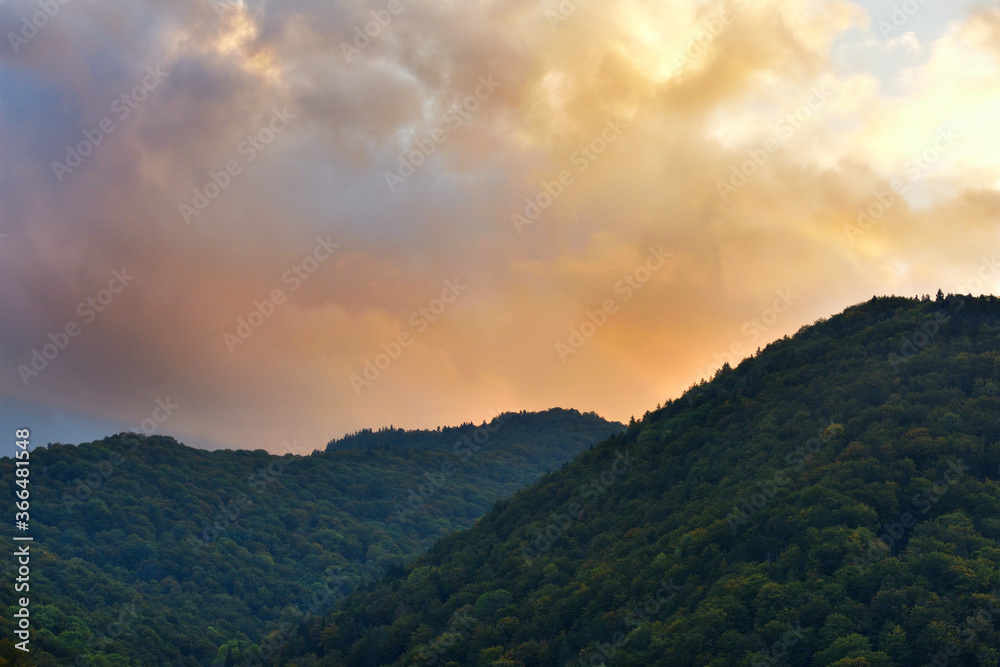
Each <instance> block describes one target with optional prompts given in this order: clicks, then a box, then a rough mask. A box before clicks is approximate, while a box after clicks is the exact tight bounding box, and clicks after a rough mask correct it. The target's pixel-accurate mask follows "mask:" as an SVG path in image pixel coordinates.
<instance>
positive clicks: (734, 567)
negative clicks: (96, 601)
mask: <svg viewBox="0 0 1000 667" xmlns="http://www.w3.org/2000/svg"><path fill="white" fill-rule="evenodd" d="M998 416H1000V301H998V300H997V299H996V298H993V297H984V298H971V297H957V296H948V297H945V296H944V295H943V294H940V295H939V296H938V298H937V299H936V300H931V299H929V298H925V299H916V300H912V299H904V298H879V299H873V300H872V301H870V302H867V303H863V304H859V305H857V306H854V307H852V308H849V309H847V310H846V311H845V312H844V313H842V314H841V315H838V316H836V317H833V318H831V319H829V320H822V321H819V322H817V323H816V324H815V325H813V326H809V327H804V328H803V329H802V330H801V331H799V333H798V334H797V335H796V336H794V337H792V338H786V339H783V340H779V341H777V342H775V343H773V344H772V345H770V346H768V347H767V348H766V349H765V350H763V351H762V352H761V353H759V354H757V355H755V356H754V358H751V359H747V360H745V361H744V362H743V363H741V364H739V366H738V367H737V368H729V367H726V368H724V369H723V370H721V371H720V372H719V373H718V374H717V375H716V377H715V378H714V379H713V380H712V381H711V382H709V383H703V384H700V385H698V386H696V387H694V388H692V390H690V391H689V392H687V393H686V394H685V395H684V396H683V397H682V398H680V399H678V400H674V401H668V403H667V405H666V406H664V407H662V408H660V409H657V410H655V411H653V412H650V413H647V414H646V415H645V417H644V418H643V419H642V420H640V421H638V422H635V423H633V424H631V425H630V426H629V428H628V429H627V431H626V432H625V433H623V434H621V435H616V436H613V437H611V438H610V439H608V440H607V441H605V442H603V443H601V444H600V445H598V446H597V447H595V448H593V449H591V450H588V451H586V452H584V453H582V454H581V455H580V456H579V457H578V458H577V459H576V460H574V461H573V462H572V463H571V464H569V465H567V466H565V467H563V468H562V469H560V470H558V471H555V472H552V473H550V474H548V475H546V476H545V477H544V478H542V479H541V480H539V481H538V482H537V483H535V484H534V485H532V486H531V487H529V488H528V489H526V490H524V491H521V492H520V493H518V494H516V495H515V496H514V497H513V498H511V499H510V500H507V501H504V502H502V503H500V504H498V506H497V507H496V508H494V509H493V510H491V511H490V512H489V513H487V514H486V516H484V517H483V518H482V519H480V520H479V521H478V522H477V523H476V525H475V526H474V527H473V528H471V529H469V530H466V531H463V532H461V533H457V534H451V535H449V536H447V537H445V538H444V539H442V540H441V541H440V542H439V543H438V544H437V545H435V547H434V548H433V549H432V550H431V551H430V552H429V553H428V554H427V555H425V556H422V557H421V558H419V559H417V560H416V561H414V562H412V563H410V564H408V565H407V566H405V567H404V568H400V569H398V570H395V571H394V572H393V573H391V574H390V575H389V576H388V577H386V578H384V579H382V580H380V581H378V582H376V583H374V584H371V585H369V586H366V587H364V588H363V589H361V590H358V591H356V592H355V593H354V594H352V595H351V596H349V597H348V598H346V599H345V600H343V601H341V602H339V603H338V604H337V605H336V606H335V607H334V608H333V609H332V610H331V611H330V612H329V613H328V614H326V615H325V616H324V617H322V618H319V617H314V618H311V619H309V620H308V621H307V622H306V623H305V624H304V626H303V627H302V628H301V629H300V631H299V632H298V633H297V634H296V635H295V636H294V637H293V638H292V639H291V640H290V641H289V642H288V643H287V644H286V645H285V648H284V649H283V654H282V656H281V659H280V661H279V663H280V664H283V665H290V666H292V665H293V666H295V667H312V666H314V665H353V666H370V667H375V666H377V665H432V664H433V665H440V666H444V667H457V666H459V665H503V666H507V667H515V666H525V667H527V666H536V665H546V666H553V667H555V666H558V667H563V666H565V665H601V664H608V665H616V666H628V667H642V666H645V665H670V666H692V667H693V666H703V665H711V666H712V667H729V666H734V665H735V666H744V667H757V666H760V665H775V666H777V665H793V666H806V665H808V666H815V667H824V666H835V667H861V666H866V665H869V666H888V665H931V664H933V665H937V666H939V667H943V666H944V665H963V666H971V665H994V666H995V665H997V664H998V662H1000V635H998V633H997V629H996V628H997V625H998V623H1000V570H998V566H1000V517H998V514H997V508H998V507H1000V487H998V484H997V480H998V479H1000V419H998Z"/></svg>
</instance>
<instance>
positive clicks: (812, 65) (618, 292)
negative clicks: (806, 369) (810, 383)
mask: <svg viewBox="0 0 1000 667" xmlns="http://www.w3.org/2000/svg"><path fill="white" fill-rule="evenodd" d="M0 35H2V36H3V39H2V40H0V313H2V326H0V369H2V372H0V433H8V434H9V437H6V438H5V440H7V441H11V442H12V441H13V439H14V436H13V433H14V430H15V429H17V428H30V429H31V430H32V433H33V438H34V441H35V444H44V443H46V442H81V441H89V440H92V439H97V438H101V437H104V436H106V435H109V434H111V433H115V432H119V431H122V430H133V431H138V432H144V433H147V434H153V433H156V434H169V435H173V436H174V437H176V438H178V439H179V440H181V441H182V442H185V443H186V444H189V445H192V446H196V447H205V448H219V447H230V448H246V449H258V448H261V449H267V450H269V451H272V452H275V453H283V452H295V453H308V452H310V451H312V450H314V449H317V448H322V447H323V446H324V445H325V444H326V442H328V441H329V440H330V439H332V438H336V437H340V436H342V435H343V434H345V433H347V432H352V431H355V430H357V429H361V428H378V427H381V426H388V425H394V426H396V427H405V428H433V427H436V426H439V425H449V424H457V423H462V422H467V421H474V422H481V421H483V420H488V419H490V418H491V417H492V416H493V415H494V414H496V413H497V412H500V411H507V410H517V411H519V410H544V409H547V408H551V407H556V406H559V407H564V408H577V409H579V410H581V411H590V410H593V411H596V412H598V413H599V414H601V415H602V416H604V417H607V418H610V419H617V420H621V421H627V420H628V419H629V418H630V417H631V416H632V415H637V416H639V415H641V414H643V413H644V412H645V411H646V410H650V409H653V408H655V407H656V406H657V404H659V403H662V402H664V401H665V400H667V399H670V398H676V397H678V396H679V395H681V394H682V393H683V391H684V390H685V389H686V388H688V387H690V386H691V385H692V384H694V383H696V382H698V381H699V380H700V379H701V378H703V377H710V376H711V375H712V374H713V373H714V372H715V370H716V369H718V368H719V367H720V366H721V364H722V363H725V362H729V363H733V364H735V363H737V362H739V361H740V360H741V359H743V358H744V357H746V356H747V355H749V354H752V353H753V352H754V351H755V350H756V349H757V348H758V347H763V346H765V345H766V344H767V343H769V342H771V341H773V340H775V339H777V338H780V337H782V336H784V335H792V334H794V333H795V332H796V331H798V330H799V329H800V328H801V327H802V326H804V325H808V324H811V323H813V322H814V321H816V320H817V319H818V318H821V317H829V316H831V315H834V314H836V313H838V312H840V311H841V310H843V309H844V308H846V307H847V306H850V305H852V304H855V303H858V302H861V301H865V300H867V299H870V298H871V297H872V296H873V295H885V294H898V295H904V296H916V295H918V294H920V295H922V294H925V293H926V294H933V293H934V292H936V291H937V289H938V288H941V289H943V290H944V291H945V292H950V293H959V292H961V293H973V294H981V293H993V292H995V291H996V290H997V286H998V283H1000V264H998V263H997V259H998V256H1000V253H998V251H1000V238H998V230H1000V227H998V225H997V223H998V222H1000V194H998V188H1000V131H998V130H997V128H996V119H997V118H998V117H1000V8H998V5H997V4H996V3H991V2H962V1H958V2H950V3H944V2H939V1H936V0H926V1H921V0H907V2H900V3H896V4H891V3H874V2H859V3H852V2H842V1H811V0H731V1H726V2H718V1H714V0H712V1H706V0H665V1H660V2H652V1H650V0H605V1H602V2H586V1H580V0H562V1H561V2H560V1H556V0H502V1H494V0H463V1H461V2H457V1H456V2H451V1H446V0H371V1H369V0H352V1H350V2H347V1H344V0H333V1H331V0H294V1H293V0H289V1H285V2H273V1H269V0H245V1H240V2H229V1H227V2H213V1H211V0H156V1H155V2H152V1H148V0H129V1H128V2H125V1H124V0H102V1H92V0H0ZM2 439H3V438H0V440H2Z"/></svg>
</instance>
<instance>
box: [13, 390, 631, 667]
mask: <svg viewBox="0 0 1000 667" xmlns="http://www.w3.org/2000/svg"><path fill="white" fill-rule="evenodd" d="M550 417H551V418H550ZM623 428H624V426H623V425H621V424H618V423H614V422H608V421H604V420H602V419H600V418H596V417H595V416H594V415H581V414H580V413H578V412H575V411H566V410H556V411H552V412H551V413H549V412H545V413H538V414H512V413H507V414H504V415H500V416H499V417H498V418H497V419H495V420H493V421H492V422H491V423H490V424H485V425H483V426H482V427H477V428H474V429H472V430H471V431H468V429H465V430H461V429H452V430H450V431H449V432H451V433H459V432H461V434H462V436H463V438H462V439H461V440H454V441H453V442H451V443H450V446H449V447H448V448H447V449H446V448H444V447H443V445H442V447H439V448H435V449H433V450H429V449H426V448H425V447H423V446H422V445H420V444H416V445H414V446H408V445H407V434H405V433H402V434H401V433H399V432H396V441H397V445H396V446H394V447H368V448H366V449H364V450H360V449H352V450H345V451H330V452H322V453H320V452H317V453H314V454H313V455H312V456H306V457H298V456H293V455H286V456H274V455H270V454H268V453H267V452H265V451H263V450H257V451H245V450H241V451H230V450H219V451H212V452H209V451H204V450H199V449H193V448H190V447H186V446H184V445H182V444H180V443H178V442H177V441H176V440H174V439H173V438H169V437H149V438H145V437H139V436H135V435H133V434H120V435H117V436H114V437H110V438H106V439H104V440H102V441H99V442H91V443H87V444H83V445H79V446H70V445H53V446H50V447H49V448H44V447H42V448H37V449H35V450H33V451H32V452H31V457H30V465H31V471H32V472H31V482H30V484H31V485H30V491H31V518H30V524H31V535H32V536H33V537H34V540H35V541H34V542H32V547H31V549H32V556H31V564H32V571H31V577H32V578H31V582H30V591H29V597H30V600H31V614H32V622H31V627H32V632H33V635H32V644H31V647H32V653H31V655H30V656H29V658H30V660H29V662H28V663H17V662H15V661H14V660H15V656H17V657H18V658H22V657H23V656H21V655H20V652H16V653H15V651H14V650H13V647H12V642H11V638H12V637H13V636H14V635H13V624H12V619H13V614H12V613H10V614H4V615H3V619H4V620H2V621H0V633H2V634H0V664H7V663H5V661H7V662H9V664H32V665H46V666H48V665H59V666H60V667H62V666H65V665H174V666H181V665H234V664H246V663H247V660H248V659H249V657H250V656H251V655H258V656H259V655H260V654H261V650H260V648H259V642H260V640H261V639H262V638H263V637H265V636H267V635H271V636H272V637H279V638H280V637H282V636H283V633H287V632H289V631H292V630H294V629H295V628H297V627H298V625H299V624H300V623H301V621H302V620H303V618H305V617H307V615H308V614H312V613H319V612H320V611H322V610H324V609H326V608H327V607H328V606H329V604H331V603H332V602H333V601H334V599H336V598H338V597H340V596H342V595H343V594H344V593H347V592H349V591H351V590H352V589H353V588H354V587H356V586H357V585H358V584H359V583H362V582H364V581H367V580H369V579H372V578H373V577H375V576H376V575H378V574H380V573H382V572H383V571H384V570H385V569H386V568H387V567H390V566H393V565H395V564H399V563H403V562H406V561H407V560H408V559H410V558H412V557H413V556H415V555H417V554H419V553H421V552H423V551H424V550H426V549H427V548H428V547H429V546H430V545H432V544H433V543H434V541H436V540H437V539H438V538H440V537H441V536H443V535H445V534H447V533H449V532H451V531H453V530H456V529H459V528H464V527H467V526H469V525H471V524H472V523H473V522H474V521H475V519H476V518H478V517H479V516H481V515H482V514H483V513H484V512H486V511H487V510H488V509H489V508H490V507H491V506H493V504H494V503H495V502H496V501H497V499H499V498H504V497H509V496H510V495H511V494H513V493H514V492H515V491H516V490H518V489H520V488H522V487H523V486H525V485H527V484H529V483H531V482H533V481H535V480H537V479H538V478H539V477H541V476H542V475H543V474H544V473H545V472H546V470H547V469H556V468H558V467H559V466H560V465H562V464H563V463H564V462H565V461H567V460H569V459H571V458H572V457H574V456H575V455H577V454H579V453H580V452H582V451H584V450H586V449H587V448H588V447H590V446H592V445H593V444H594V443H596V442H598V441H600V440H603V439H605V438H606V437H607V436H608V435H610V434H612V433H618V432H620V431H621V430H623ZM467 431H468V432H467ZM443 432H444V430H442V433H443ZM466 436H469V440H468V441H467V442H466V441H465V437H466ZM414 440H415V441H420V440H421V436H419V435H417V436H414ZM13 471H14V464H13V461H12V460H11V459H9V458H4V459H0V474H2V476H3V479H4V480H7V485H8V486H9V487H10V488H9V489H8V490H7V491H5V493H8V497H11V498H12V497H14V491H15V490H16V489H17V487H16V486H15V476H14V474H13ZM4 526H5V528H4V529H3V531H2V534H3V537H4V538H6V539H7V540H8V544H12V542H10V532H11V530H12V528H11V525H10V522H7V523H5V524H4ZM7 562H8V563H11V562H13V559H8V561H7ZM11 572H13V570H11ZM11 572H8V574H10V575H11V576H10V577H9V578H7V579H6V581H13V579H14V575H13V574H11ZM13 603H14V591H13V590H12V587H11V586H9V585H5V586H3V587H0V604H3V605H4V606H5V607H8V606H10V605H13ZM9 608H11V609H13V607H9ZM280 641H281V640H280V639H279V640H278V642H279V644H280ZM251 647H252V648H251ZM274 648H275V647H274V646H270V647H265V650H272V651H273V650H274Z"/></svg>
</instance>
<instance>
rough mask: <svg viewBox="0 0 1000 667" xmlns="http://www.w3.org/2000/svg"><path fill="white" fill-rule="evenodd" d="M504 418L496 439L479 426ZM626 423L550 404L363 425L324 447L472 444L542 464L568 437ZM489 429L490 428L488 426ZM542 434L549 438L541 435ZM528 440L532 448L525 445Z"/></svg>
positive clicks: (588, 435)
mask: <svg viewBox="0 0 1000 667" xmlns="http://www.w3.org/2000/svg"><path fill="white" fill-rule="evenodd" d="M499 421H502V422H503V430H502V432H500V431H499V429H497V430H498V433H497V438H495V439H493V440H492V441H488V440H486V439H485V435H483V433H482V429H483V427H487V426H489V427H494V426H496V425H497V423H498V422H499ZM624 429H625V425H624V424H609V423H608V422H607V421H605V420H604V419H602V418H600V417H599V416H597V414H596V413H593V412H586V413H583V414H581V413H580V412H579V411H577V410H564V409H562V408H553V409H551V410H546V411H545V412H519V413H518V412H507V413H504V414H502V415H498V416H497V417H494V418H493V419H491V420H490V421H489V423H488V424H487V423H486V422H485V421H484V422H483V423H482V424H481V425H479V426H476V425H475V424H473V423H471V422H469V423H466V424H462V425H461V426H446V427H444V428H438V429H436V430H433V431H432V430H418V431H407V430H403V429H401V428H393V427H388V428H382V429H379V430H377V431H373V430H372V429H364V430H361V431H358V432H357V433H352V434H350V435H347V436H345V437H343V438H341V439H339V440H332V441H331V442H330V443H329V444H328V445H327V446H326V451H328V452H329V451H341V450H345V449H367V448H369V447H395V448H397V449H452V450H454V449H455V448H456V443H464V444H459V445H457V446H458V449H462V448H463V447H465V448H467V447H474V446H476V445H477V444H480V445H482V446H483V447H485V448H487V449H490V448H503V449H507V450H508V451H516V452H517V453H518V454H521V455H523V456H525V457H528V458H531V459H533V460H535V462H538V463H542V464H544V462H545V456H546V455H551V454H555V455H556V456H562V453H563V449H564V446H563V444H564V442H565V441H566V440H573V439H574V438H579V439H585V440H586V439H591V438H592V436H593V434H594V433H595V432H599V433H605V434H606V435H611V434H612V433H615V432H617V430H624ZM490 430H491V431H492V429H490ZM541 432H545V433H547V434H548V436H547V437H540V436H539V433H541ZM527 444H530V445H531V446H532V449H530V450H529V449H528V448H527V447H524V445H527Z"/></svg>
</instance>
